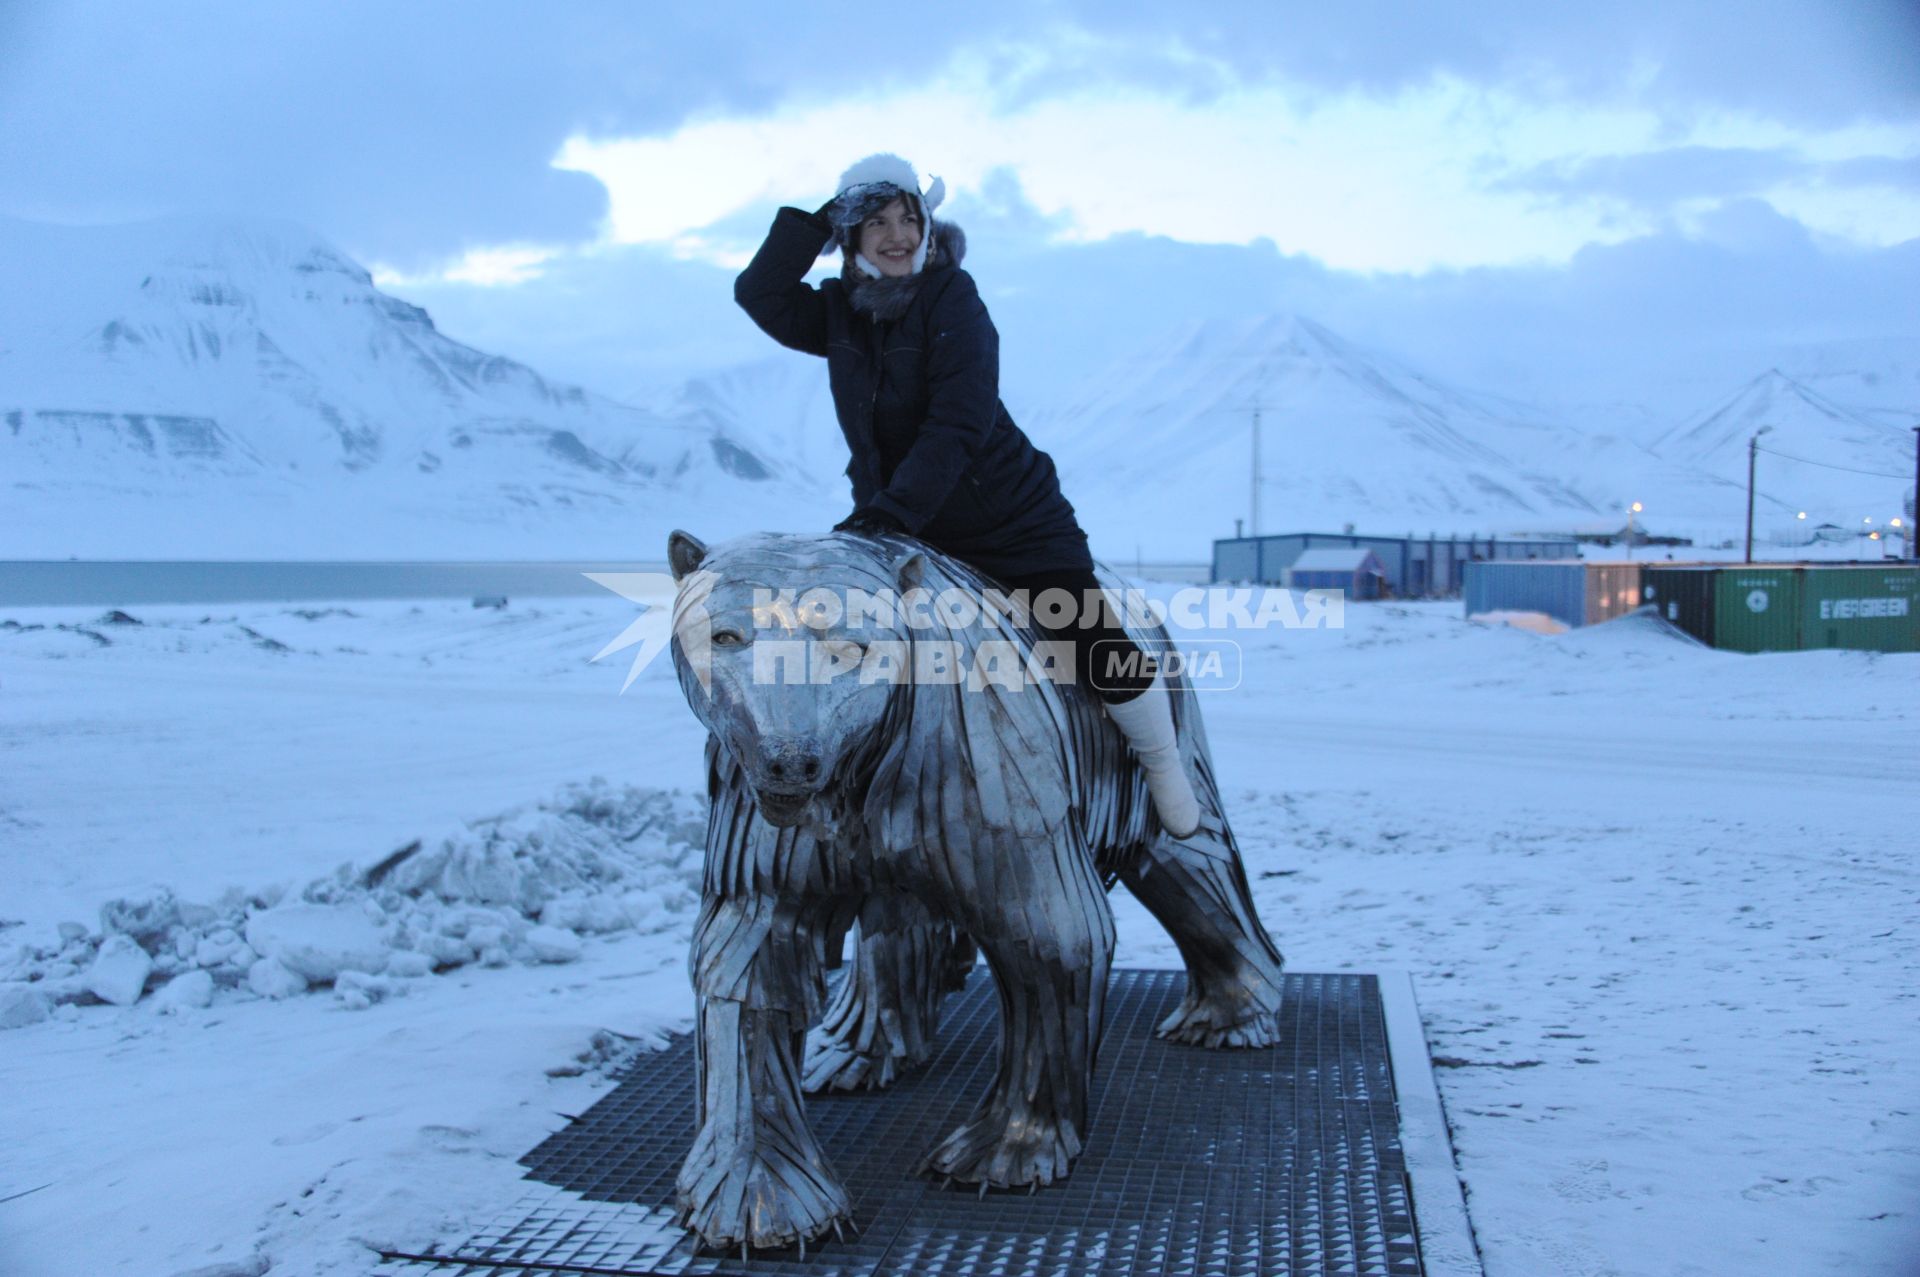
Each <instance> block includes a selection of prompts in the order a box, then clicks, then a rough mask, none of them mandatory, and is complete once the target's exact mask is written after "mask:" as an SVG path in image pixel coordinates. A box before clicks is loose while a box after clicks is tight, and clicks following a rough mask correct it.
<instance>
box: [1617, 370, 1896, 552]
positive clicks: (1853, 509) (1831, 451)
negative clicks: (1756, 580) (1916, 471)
mask: <svg viewBox="0 0 1920 1277" xmlns="http://www.w3.org/2000/svg"><path fill="white" fill-rule="evenodd" d="M1857 375H1858V374H1857V373H1856V374H1850V376H1857ZM1836 381H1837V382H1838V384H1842V385H1844V384H1846V383H1845V381H1844V380H1841V379H1839V378H1836ZM1763 426H1764V427H1771V429H1770V431H1769V433H1767V434H1766V435H1764V436H1762V437H1761V439H1760V447H1761V452H1760V455H1759V457H1758V459H1757V465H1756V468H1755V483H1754V488H1755V505H1756V515H1755V517H1756V520H1757V521H1759V520H1764V521H1765V522H1766V523H1768V524H1769V525H1773V526H1779V525H1780V522H1781V520H1782V519H1793V518H1794V517H1795V516H1796V515H1797V514H1798V513H1799V512H1800V511H1806V512H1807V513H1808V516H1809V518H1808V521H1809V522H1812V523H1820V522H1832V523H1835V524H1838V525H1840V526H1842V527H1853V526H1856V525H1861V524H1862V521H1863V520H1864V519H1868V518H1871V519H1873V520H1874V523H1875V525H1876V526H1877V525H1879V524H1881V523H1884V522H1885V521H1886V520H1887V519H1888V518H1889V517H1891V516H1893V515H1897V514H1899V513H1900V510H1901V501H1902V499H1903V497H1904V496H1906V495H1907V494H1910V493H1911V492H1912V491H1913V477H1912V476H1913V435H1912V433H1911V431H1909V430H1908V429H1907V428H1906V427H1905V425H1897V424H1894V422H1892V421H1890V420H1886V419H1884V418H1882V417H1879V416H1877V415H1870V413H1869V412H1867V411H1862V410H1857V409H1854V408H1849V407H1843V406H1841V405H1840V404H1838V403H1835V402H1834V401H1833V400H1831V399H1829V398H1828V397H1826V396H1825V395H1823V394H1820V393H1818V392H1816V391H1815V390H1813V389H1812V388H1810V387H1808V386H1806V385H1805V384H1803V383H1802V382H1800V381H1798V380H1796V379H1794V378H1792V377H1789V376H1787V375H1786V374H1785V373H1783V372H1781V371H1779V370H1778V369H1769V370H1768V371H1766V372H1764V373H1762V374H1761V375H1760V376H1758V377H1755V378H1754V379H1753V380H1752V381H1750V382H1748V383H1747V384H1746V385H1745V386H1742V387H1741V388H1740V389H1739V390H1738V391H1737V392H1736V393H1735V394H1734V395H1733V396H1732V397H1730V398H1728V399H1726V400H1725V401H1723V402H1721V403H1718V404H1715V405H1714V406H1712V407H1710V408H1708V409H1706V410H1704V411H1702V412H1700V413H1698V414H1696V415H1695V416H1693V417H1692V418H1690V419H1688V420H1686V421H1684V422H1681V423H1680V424H1678V425H1676V426H1674V427H1672V428H1671V429H1669V430H1667V431H1665V432H1664V433H1662V434H1660V435H1658V436H1656V437H1655V438H1653V439H1652V440H1650V441H1649V447H1651V448H1652V450H1653V451H1654V452H1656V453H1657V454H1659V455H1660V456H1661V457H1662V458H1666V459H1669V460H1672V461H1676V462H1682V463H1685V464H1686V465H1689V466H1691V467H1693V468H1694V469H1695V470H1698V471H1701V472H1704V473H1706V474H1709V475H1712V476H1714V478H1716V479H1717V480H1719V481H1721V483H1722V484H1723V485H1731V486H1733V487H1735V488H1737V489H1738V491H1739V493H1740V494H1741V499H1742V500H1743V501H1744V499H1745V491H1746V481H1747V442H1748V440H1749V439H1751V438H1752V437H1753V435H1754V433H1755V432H1756V431H1758V430H1759V429H1761V428H1762V427H1763Z"/></svg>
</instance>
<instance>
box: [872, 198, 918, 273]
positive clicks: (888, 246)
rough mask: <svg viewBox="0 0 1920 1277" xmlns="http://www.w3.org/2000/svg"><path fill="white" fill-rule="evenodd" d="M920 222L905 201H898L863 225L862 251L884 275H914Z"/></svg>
mask: <svg viewBox="0 0 1920 1277" xmlns="http://www.w3.org/2000/svg"><path fill="white" fill-rule="evenodd" d="M921 233H922V231H921V227H920V219H919V218H918V217H917V216H915V215H914V212H913V210H912V209H911V208H909V207H908V205H907V201H906V200H905V199H896V200H894V201H893V202H892V203H890V204H888V205H887V206H886V207H885V208H882V209H880V210H879V211H878V212H876V213H874V214H873V215H872V216H871V217H869V218H867V220H866V221H864V222H862V223H861V224H860V252H861V255H862V256H864V257H865V258H866V259H867V260H868V261H870V262H872V263H873V264H874V265H875V266H878V267H879V268H880V270H881V272H882V273H883V274H887V275H911V274H912V273H913V255H914V251H915V250H916V249H918V248H919V247H920V236H921Z"/></svg>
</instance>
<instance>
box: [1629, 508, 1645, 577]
mask: <svg viewBox="0 0 1920 1277" xmlns="http://www.w3.org/2000/svg"><path fill="white" fill-rule="evenodd" d="M1645 508H1646V507H1644V506H1642V505H1641V504H1640V503H1639V502H1638V501H1636V502H1634V503H1633V504H1632V505H1630V506H1628V507H1627V562H1629V563H1631V562H1633V516H1634V515H1636V514H1639V513H1640V511H1641V510H1643V509H1645Z"/></svg>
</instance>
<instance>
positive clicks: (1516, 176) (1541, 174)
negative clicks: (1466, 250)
mask: <svg viewBox="0 0 1920 1277" xmlns="http://www.w3.org/2000/svg"><path fill="white" fill-rule="evenodd" d="M1802 180H1818V181H1820V182H1823V183H1825V184H1826V185H1828V186H1836V187H1861V186H1870V187H1881V186H1891V187H1900V188H1906V189H1913V188H1917V187H1920V159H1894V158H1892V157H1888V156H1877V155H1875V156H1861V157H1859V158H1857V159H1851V160H1841V161H1838V162H1831V163H1817V162H1814V161H1812V160H1808V159H1806V158H1805V157H1803V156H1801V155H1798V154H1796V153H1795V152H1793V151H1790V150H1787V149H1784V148H1774V149H1753V148H1743V147H1713V146H1676V147H1670V148H1668V149H1666V150H1661V151H1643V152H1641V153H1639V154H1636V155H1597V156H1593V157H1591V158H1589V159H1584V160H1556V161H1550V162H1548V163H1545V164H1538V165H1535V166H1533V167H1531V168H1527V169H1522V170H1520V171H1518V172H1514V173H1507V174H1504V175H1502V176H1499V177H1496V178H1494V179H1492V180H1491V181H1489V182H1487V184H1486V185H1487V189H1489V190H1494V191H1521V192H1526V193H1529V194H1534V195H1543V196H1546V197H1548V198H1550V199H1556V200H1563V201H1567V202H1582V201H1585V200H1588V199H1591V198H1593V197H1594V196H1601V197H1604V198H1608V199H1616V200H1621V201H1624V202H1626V203H1628V204H1632V205H1634V206H1635V207H1637V208H1640V209H1643V210H1648V211H1653V212H1663V211H1665V210H1666V209H1668V208H1671V207H1672V206H1673V204H1674V203H1675V202H1677V201H1680V200H1690V199H1699V198H1716V199H1737V198H1740V197H1743V196H1751V195H1758V194H1760V193H1763V192H1765V191H1767V190H1769V189H1771V188H1772V187H1774V186H1777V185H1779V184H1781V183H1783V182H1790V181H1802Z"/></svg>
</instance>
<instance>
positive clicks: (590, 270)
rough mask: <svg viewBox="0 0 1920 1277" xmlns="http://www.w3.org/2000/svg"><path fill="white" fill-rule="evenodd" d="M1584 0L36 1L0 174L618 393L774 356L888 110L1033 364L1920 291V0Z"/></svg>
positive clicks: (19, 39)
mask: <svg viewBox="0 0 1920 1277" xmlns="http://www.w3.org/2000/svg"><path fill="white" fill-rule="evenodd" d="M1566 8H1568V6H1551V5H1540V4H1537V3H1507V2H1505V0H1500V2H1497V3H1480V4H1470V5H1469V4H1462V5H1431V4H1417V3H1403V4H1385V3H1349V4H1342V5H1337V6H1328V5H1299V6H1277V5H1273V4H1271V3H1268V4H1220V5H1201V6H1198V7H1195V8H1188V9H1178V10H1176V9H1175V8H1174V7H1172V6H1166V5H1148V4H1129V3H1120V4H1112V3H1103V4H1085V5H1074V4H1037V5H1036V4H1018V5H1014V4H1000V3H996V2H995V0H982V2H980V3H971V4H967V5H965V6H959V7H955V8H951V9H946V8H941V7H938V6H918V7H914V8H913V9H911V10H910V11H906V10H893V9H888V10H884V11H882V10H859V9H854V10H847V9H841V8H834V9H820V10H812V9H805V8H802V7H799V6H784V5H760V4H755V5H732V4H726V3H719V4H703V5H699V6H677V7H672V8H665V7H661V6H637V5H627V4H580V3H574V4H568V5H563V6H554V7H552V8H540V9H535V8H533V7H531V6H524V5H507V4H487V3H480V4H473V3H467V4H449V3H412V4H407V5H398V6H385V5H373V4H362V3H330V4H326V5H282V4H262V3H248V4H229V3H199V4H194V5H191V6H166V7H162V6H154V5H133V4H87V5H72V4H53V3H37V2H35V0H26V2H25V3H22V2H21V0H13V2H12V3H10V4H7V5H5V6H0V172H5V173H6V174H7V175H8V176H7V181H6V182H5V183H4V184H3V185H0V212H4V213H7V214H11V215H14V216H20V217H28V218H36V219H43V220H52V221H67V222H87V221H114V220H125V219H131V218H139V217H146V216H153V215H158V214H165V213H178V212H204V213H211V214H216V215H225V214H264V215H271V216H278V217H286V218H291V219H293V220H296V221H299V222H301V223H303V224H305V225H307V226H310V227H311V228H313V229H314V230H315V231H316V232H318V233H319V234H321V235H322V236H324V237H326V238H328V239H330V240H332V241H333V242H334V243H336V244H338V245H339V246H340V247H342V248H343V249H345V250H346V251H347V252H349V253H350V254H352V255H353V256H355V257H356V258H358V259H359V260H360V261H362V262H363V263H366V264H367V265H368V266H370V267H371V268H373V269H374V270H375V272H376V276H377V278H378V279H380V281H381V282H382V284H383V286H385V287H387V288H388V289H389V290H390V291H393V292H396V293H399V294H400V295H403V296H406V297H408V298H409V299H410V300H415V301H419V302H421V303H423V304H425V305H427V306H428V307H429V309H430V310H431V311H432V312H433V313H434V315H435V316H436V319H437V320H438V322H439V323H440V324H441V326H442V328H443V329H445V330H446V331H448V332H450V333H451V334H453V335H455V336H458V337H462V338H463V339H466V340H470V341H473V342H474V343H475V344H478V345H482V346H484V347H487V348H489V349H493V350H498V351H500V352H502V353H506V354H510V355H514V356H517V357H521V358H525V359H527V360H528V361H529V362H532V363H534V364H535V366H537V367H540V368H542V369H543V370H546V371H549V372H552V373H554V374H556V375H560V376H563V377H569V378H574V379H578V380H581V381H584V382H586V383H587V384H589V385H591V386H593V387H595V388H597V389H601V390H604V391H607V392H609V393H615V394H622V393H627V392H629V391H632V390H635V389H638V388H639V387H642V386H645V385H648V384H653V383H658V382H662V381H671V380H673V379H674V378H675V377H676V376H677V375H679V374H681V373H683V372H688V371H697V370H699V369H701V368H703V367H711V366H715V365H718V364H724V363H727V362H732V361H735V360H738V359H747V358H754V357H756V356H759V355H762V354H764V353H765V346H764V342H763V340H762V339H760V338H758V335H757V334H755V333H754V332H753V331H752V330H751V328H750V327H749V326H747V325H746V324H745V321H744V320H742V319H741V318H740V317H739V316H738V315H737V313H735V312H734V311H733V310H732V306H731V300H730V296H729V293H728V288H727V284H728V278H729V276H730V274H731V273H732V271H734V270H736V269H737V268H738V265H739V263H740V262H741V261H742V260H743V259H744V256H745V255H746V254H748V253H749V252H751V250H752V247H753V246H754V244H755V243H756V242H757V239H758V236H759V235H760V234H761V233H762V232H763V231H764V228H765V225H766V222H767V220H768V218H769V216H770V215H771V213H772V211H773V209H774V208H775V207H777V206H778V205H779V204H781V203H787V202H791V203H796V204H800V205H803V206H806V207H812V206H814V205H816V204H817V203H819V202H820V200H821V199H823V198H825V196H826V195H827V194H829V193H830V191H831V185H832V182H833V178H834V177H835V175H837V173H838V172H839V171H840V169H841V168H843V167H844V166H845V165H846V164H847V163H848V162H850V161H851V160H853V159H854V158H857V157H858V156H860V155H863V154H866V153H868V152H871V151H875V150H883V149H889V150H897V151H899V152H900V153H902V154H904V155H906V156H908V157H909V158H910V159H912V160H913V161H914V162H915V163H916V164H917V165H919V167H920V168H921V170H922V172H923V173H924V172H934V173H939V174H941V175H942V176H943V177H944V178H945V179H946V181H947V182H948V185H949V188H950V190H951V192H952V196H951V201H950V204H949V205H948V208H947V209H945V210H943V211H944V212H947V213H948V214H950V215H951V216H952V217H953V218H954V219H955V220H958V221H961V222H963V223H964V224H965V225H966V226H967V229H968V232H969V237H970V240H971V243H972V255H971V257H970V258H969V266H970V268H971V269H973V271H974V273H975V275H976V277H977V278H979V279H980V281H981V283H982V286H983V288H984V289H985V290H986V292H987V295H988V297H989V300H990V302H991V303H992V304H993V305H994V308H995V314H996V317H997V318H999V319H1000V322H1001V327H1002V329H1003V332H1005V333H1006V334H1007V336H1008V337H1009V339H1010V340H1009V343H1008V344H1009V347H1010V351H1009V375H1010V378H1011V379H1013V380H1014V381H1016V382H1017V381H1019V380H1020V379H1022V378H1025V379H1028V380H1029V381H1031V382H1032V383H1033V384H1035V385H1038V384H1039V383H1041V382H1042V381H1046V380H1049V379H1056V380H1057V378H1058V377H1061V376H1065V375H1067V373H1069V372H1074V373H1079V372H1084V371H1086V370H1088V369H1090V368H1091V367H1093V366H1095V365H1096V364H1097V363H1098V360H1099V358H1100V357H1101V356H1102V354H1103V353H1111V352H1112V351H1113V350H1114V349H1115V348H1116V347H1122V346H1125V345H1128V344H1132V343H1134V342H1138V341H1141V340H1149V339H1150V338H1151V336H1152V334H1153V333H1154V332H1155V331H1157V330H1158V328H1161V327H1165V326H1166V325H1168V324H1171V323H1172V322H1174V321H1177V320H1179V319H1184V318H1188V317H1193V316H1197V315H1204V314H1214V313H1229V314H1239V313H1247V312H1250V311H1259V310H1292V311H1300V312H1303V313H1307V314H1311V315H1314V316H1315V317H1316V318H1319V319H1321V320H1322V321H1323V322H1326V323H1328V324H1330V325H1331V326H1333V327H1335V328H1338V329H1341V330H1342V331H1345V332H1348V333H1349V334H1350V335H1352V336H1355V337H1357V338H1360V339H1362V340H1373V341H1376V342H1379V343H1382V344H1385V345H1388V346H1389V347H1391V348H1393V349H1396V350H1399V351H1401V352H1403V353H1406V354H1408V355H1410V356H1411V357H1414V358H1416V359H1420V360H1426V361H1438V362H1440V363H1442V364H1443V365H1444V367H1442V368H1441V371H1452V372H1455V373H1456V374H1458V375H1460V376H1461V377H1463V379H1467V380H1474V379H1476V378H1477V379H1479V380H1481V381H1483V382H1484V381H1487V380H1489V379H1491V380H1493V381H1499V380H1500V379H1501V377H1502V369H1506V368H1513V369H1518V370H1525V369H1533V370H1536V371H1537V370H1538V369H1539V368H1540V367H1541V366H1543V362H1544V364H1546V365H1552V364H1553V363H1554V361H1555V360H1566V361H1570V362H1569V367H1571V366H1572V364H1574V363H1580V362H1581V361H1582V360H1585V361H1586V363H1587V364H1589V365H1590V364H1592V362H1593V360H1594V359H1595V358H1596V357H1597V356H1596V352H1609V353H1608V355H1607V357H1610V358H1617V359H1620V360H1623V361H1625V362H1626V365H1627V366H1631V367H1633V368H1635V369H1644V370H1646V375H1652V370H1654V369H1655V368H1656V367H1658V366H1660V365H1661V364H1662V362H1663V361H1670V360H1672V359H1674V358H1675V357H1677V353H1678V352H1680V351H1682V350H1683V349H1690V348H1691V347H1693V346H1699V345H1703V344H1704V345H1710V346H1713V347H1715V348H1719V347H1738V346H1741V345H1742V344H1743V343H1745V344H1746V345H1751V346H1753V347H1755V348H1756V349H1757V348H1759V347H1762V346H1765V345H1767V344H1769V343H1780V342H1788V341H1798V340H1824V339H1831V338H1846V337H1854V336H1873V335H1901V334H1907V333H1912V332H1913V330H1914V328H1915V326H1916V320H1915V319H1914V312H1915V311H1916V310H1920V308H1916V307H1914V306H1913V305H1912V303H1911V300H1910V299H1911V297H1912V296H1913V295H1914V292H1913V286H1914V285H1915V284H1916V283H1920V127H1916V126H1920V76H1916V75H1914V74H1913V72H1912V68H1913V67H1914V66H1915V65H1920V16H1917V15H1920V6H1914V5H1912V4H1909V3H1890V2H1885V0H1855V2H1853V3H1848V4H1844V5H1839V4H1832V3H1805V4H1800V3H1791V4H1790V3H1745V4H1681V5H1675V4H1643V3H1635V2H1633V0H1623V2H1622V3H1617V4H1613V5H1609V6H1605V7H1599V6H1594V7H1590V8H1591V12H1589V13H1585V14H1580V15H1571V14H1568V13H1565V12H1557V11H1558V10H1563V9H1566ZM1023 335H1024V336H1026V337H1027V340H1026V341H1024V342H1022V341H1019V340H1018V338H1020V337H1021V336H1023ZM1043 336H1044V340H1042V338H1043ZM1043 347H1044V349H1043ZM1587 371H1588V372H1591V368H1588V369H1587ZM1756 371H1757V370H1756ZM1495 388H1499V387H1498V386H1495Z"/></svg>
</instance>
